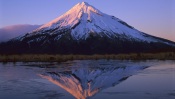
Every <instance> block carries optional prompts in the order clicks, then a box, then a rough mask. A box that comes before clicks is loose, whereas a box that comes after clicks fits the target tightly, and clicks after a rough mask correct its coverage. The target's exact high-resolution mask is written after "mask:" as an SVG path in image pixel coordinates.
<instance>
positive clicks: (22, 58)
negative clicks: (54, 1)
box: [0, 52, 175, 62]
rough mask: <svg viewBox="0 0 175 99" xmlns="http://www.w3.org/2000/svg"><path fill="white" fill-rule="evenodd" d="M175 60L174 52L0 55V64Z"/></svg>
mask: <svg viewBox="0 0 175 99" xmlns="http://www.w3.org/2000/svg"><path fill="white" fill-rule="evenodd" d="M98 59H108V60H109V59H116V60H152V59H157V60H175V52H166V53H165V52H164V53H131V54H117V55H116V54H111V55H96V54H95V55H49V54H23V55H0V62H64V61H68V60H98Z"/></svg>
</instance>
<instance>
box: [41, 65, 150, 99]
mask: <svg viewBox="0 0 175 99" xmlns="http://www.w3.org/2000/svg"><path fill="white" fill-rule="evenodd" d="M92 64H93V63H92ZM92 64H83V65H82V64H81V65H80V64H73V66H71V67H70V69H66V70H62V71H59V68H55V69H54V70H53V71H47V72H45V73H43V74H40V76H41V77H42V78H45V79H47V80H49V81H50V82H52V83H54V84H56V85H58V86H59V87H61V88H63V89H64V90H66V91H67V92H69V93H70V94H72V95H73V96H74V97H75V98H77V99H86V98H90V97H92V96H94V95H95V94H97V93H99V92H100V91H102V90H103V89H106V88H109V87H113V86H115V85H117V84H119V83H121V82H122V81H125V80H126V79H127V78H128V77H130V76H132V75H134V74H135V73H137V72H138V71H140V70H143V69H145V68H147V66H140V65H136V64H128V63H126V64H122V65H121V64H109V65H104V64H98V63H97V64H95V65H94V64H93V66H92ZM56 69H58V71H57V70H56Z"/></svg>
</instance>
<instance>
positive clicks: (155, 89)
mask: <svg viewBox="0 0 175 99" xmlns="http://www.w3.org/2000/svg"><path fill="white" fill-rule="evenodd" d="M75 98H77V99H87V98H88V99H89V98H90V99H175V61H170V60H166V61H159V60H147V61H129V60H127V61H126V60H125V61H120V60H74V61H68V62H63V63H57V62H28V63H24V62H16V63H12V62H10V63H0V99H75Z"/></svg>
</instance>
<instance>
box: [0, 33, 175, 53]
mask: <svg viewBox="0 0 175 99" xmlns="http://www.w3.org/2000/svg"><path fill="white" fill-rule="evenodd" d="M58 35H59V34H52V35H49V34H39V35H34V36H31V37H26V38H24V39H23V40H22V41H20V40H11V41H9V42H5V43H1V44H0V54H5V55H11V54H60V55H70V54H74V55H93V54H100V55H105V54H109V55H110V54H121V53H123V54H128V53H160V52H175V47H174V46H170V45H168V44H164V43H160V42H151V43H149V42H143V41H136V40H135V39H132V38H131V39H130V40H128V39H127V36H126V35H122V36H121V35H119V36H118V37H114V38H113V39H110V38H108V37H103V38H102V37H98V35H96V34H94V33H89V38H87V39H86V40H78V41H77V40H74V39H73V38H72V37H71V35H70V33H69V32H67V33H64V35H63V36H62V37H61V38H60V39H58V40H57V39H55V38H56V37H58ZM145 36H146V35H145ZM164 41H165V40H164ZM167 42H170V41H167ZM170 43H172V44H174V43H173V42H170Z"/></svg>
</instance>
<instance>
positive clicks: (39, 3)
mask: <svg viewBox="0 0 175 99" xmlns="http://www.w3.org/2000/svg"><path fill="white" fill-rule="evenodd" d="M82 1H86V2H88V3H89V4H90V5H93V6H94V7H96V8H97V9H99V10H101V11H102V12H104V13H107V14H110V15H114V16H116V17H118V18H119V19H122V20H124V21H125V22H127V23H128V24H130V25H132V26H133V27H135V28H136V29H138V30H140V31H143V32H146V33H148V34H151V35H155V36H159V37H163V38H167V39H170V40H173V41H175V29H174V27H175V0H0V28H2V27H4V26H8V25H15V24H44V23H47V22H49V21H51V20H53V19H54V18H56V17H58V16H60V15H62V14H63V13H65V12H66V11H68V10H69V9H70V8H72V7H73V6H74V5H75V4H77V3H78V2H82Z"/></svg>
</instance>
